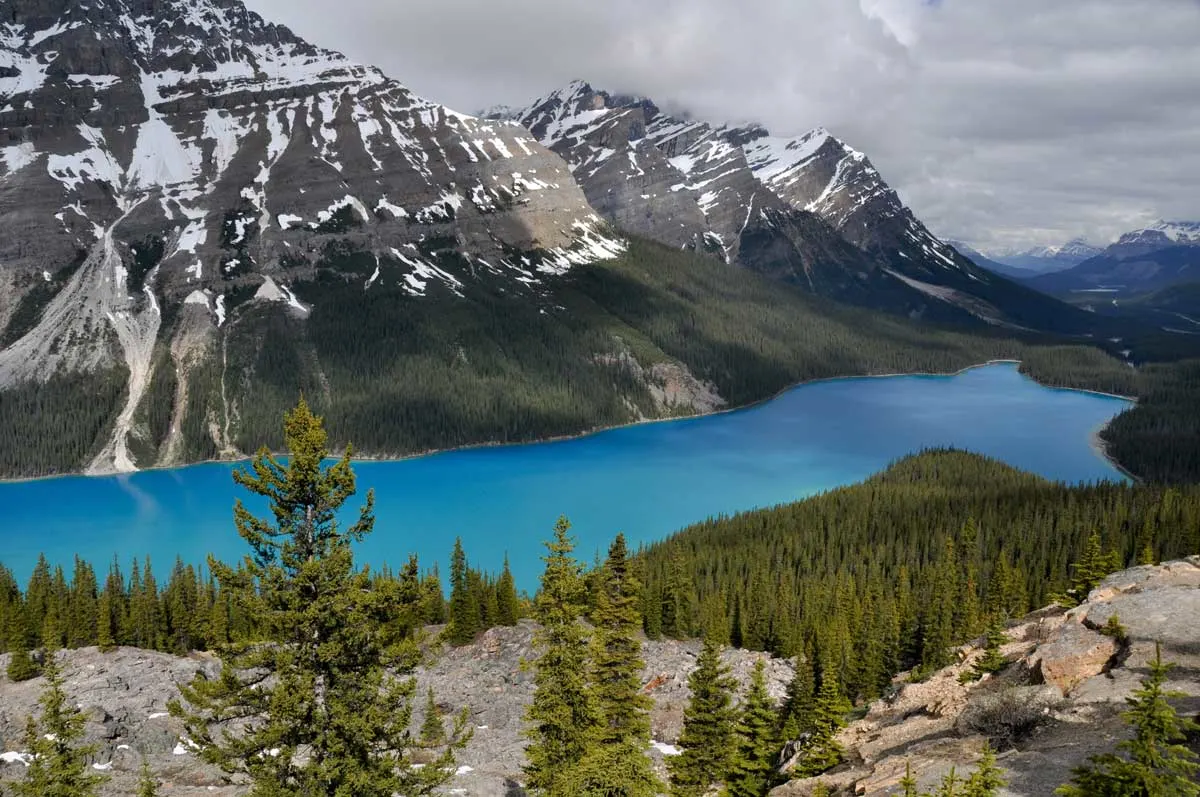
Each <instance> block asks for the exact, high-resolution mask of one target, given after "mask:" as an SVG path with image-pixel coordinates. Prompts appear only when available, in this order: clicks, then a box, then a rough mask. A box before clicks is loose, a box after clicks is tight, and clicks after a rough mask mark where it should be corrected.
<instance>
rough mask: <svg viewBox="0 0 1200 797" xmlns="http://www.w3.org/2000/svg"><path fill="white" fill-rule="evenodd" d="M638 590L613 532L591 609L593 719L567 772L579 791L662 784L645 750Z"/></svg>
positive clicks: (586, 796) (604, 796) (647, 793)
mask: <svg viewBox="0 0 1200 797" xmlns="http://www.w3.org/2000/svg"><path fill="white" fill-rule="evenodd" d="M641 596H642V585H641V582H640V581H639V580H638V578H637V576H636V575H635V573H634V570H633V563H632V562H631V561H630V560H629V551H628V549H627V548H626V546H625V535H623V534H618V535H617V538H616V539H615V540H614V541H613V544H612V545H611V546H610V547H609V549H608V558H607V559H606V560H605V561H604V564H603V565H602V566H601V568H600V571H599V574H598V579H597V589H596V594H595V602H596V605H595V609H594V610H593V611H592V625H593V627H594V630H593V632H592V645H591V667H590V669H589V685H590V687H591V692H592V698H593V701H594V704H595V706H596V711H597V714H598V720H599V722H598V724H597V725H596V726H595V727H594V728H593V729H592V733H591V734H590V739H589V740H588V748H587V751H586V753H585V754H584V756H583V759H582V760H580V762H579V765H578V767H576V769H575V771H574V772H573V773H571V776H570V785H571V793H572V794H575V795H579V797H653V795H656V794H658V793H659V792H660V791H661V790H662V788H663V784H662V783H660V782H659V780H658V778H657V777H656V776H655V774H654V769H653V767H652V766H651V764H650V759H649V757H648V756H647V750H648V749H649V747H650V706H651V701H650V698H649V697H647V696H646V695H645V694H644V693H643V692H642V667H643V663H642V643H641V640H640V639H639V637H638V632H639V631H641V628H642V616H641V611H640V607H641V603H642V597H641Z"/></svg>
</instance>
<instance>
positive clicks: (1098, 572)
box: [1057, 531, 1120, 608]
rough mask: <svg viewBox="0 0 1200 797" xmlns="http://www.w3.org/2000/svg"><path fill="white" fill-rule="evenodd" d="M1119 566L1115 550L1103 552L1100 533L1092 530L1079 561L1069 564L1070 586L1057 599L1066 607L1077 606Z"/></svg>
mask: <svg viewBox="0 0 1200 797" xmlns="http://www.w3.org/2000/svg"><path fill="white" fill-rule="evenodd" d="M1119 566H1120V563H1119V560H1118V558H1117V553H1116V551H1112V552H1110V553H1107V554H1106V553H1104V550H1103V548H1102V547H1101V543H1100V533H1099V532H1096V531H1094V532H1092V533H1091V534H1090V535H1089V536H1088V539H1087V543H1086V544H1085V545H1084V546H1083V552H1082V553H1081V554H1080V556H1079V561H1077V562H1075V563H1074V564H1072V565H1071V572H1072V575H1071V587H1070V589H1068V590H1067V591H1066V592H1065V593H1064V594H1063V595H1061V596H1058V597H1057V601H1058V602H1059V603H1060V604H1062V605H1063V606H1066V607H1068V608H1069V607H1072V606H1078V605H1079V604H1081V603H1083V602H1084V601H1085V600H1087V596H1088V593H1089V592H1091V591H1092V590H1093V589H1095V588H1096V585H1098V584H1099V583H1100V582H1101V581H1103V580H1104V577H1105V576H1107V575H1108V574H1109V573H1111V572H1113V571H1114V570H1116V569H1117V568H1118V567H1119Z"/></svg>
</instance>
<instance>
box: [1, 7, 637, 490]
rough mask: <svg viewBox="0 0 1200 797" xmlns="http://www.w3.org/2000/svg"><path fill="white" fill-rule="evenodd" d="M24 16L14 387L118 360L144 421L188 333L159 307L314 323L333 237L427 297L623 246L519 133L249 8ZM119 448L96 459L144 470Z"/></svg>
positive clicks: (529, 284)
mask: <svg viewBox="0 0 1200 797" xmlns="http://www.w3.org/2000/svg"><path fill="white" fill-rule="evenodd" d="M12 9H13V10H12V12H11V14H9V15H8V17H7V19H6V20H5V21H4V22H3V23H0V25H2V26H0V131H2V132H0V229H3V230H4V232H3V233H2V234H0V263H2V264H3V266H0V298H2V299H3V300H2V301H0V329H5V328H6V327H7V326H8V325H9V322H10V319H11V317H12V314H13V313H14V312H15V311H16V308H18V307H19V306H21V305H22V303H23V302H24V301H25V299H26V297H27V296H29V295H30V292H31V291H33V289H34V288H35V287H38V291H37V292H35V293H34V295H35V296H36V297H37V299H38V301H39V302H44V303H45V304H44V305H40V306H38V307H37V308H35V309H34V310H32V311H29V309H28V308H26V311H25V312H27V313H28V312H32V313H33V314H34V317H35V318H36V319H37V321H38V323H37V324H36V325H35V326H33V327H32V328H30V329H22V330H21V334H20V335H19V337H18V339H17V340H16V342H15V343H13V345H11V346H9V347H8V348H6V349H4V350H2V351H0V386H7V385H12V384H16V383H20V382H23V381H29V380H44V379H47V378H49V377H50V376H52V375H53V374H55V373H59V372H62V371H64V370H80V369H83V370H89V371H90V370H94V369H97V368H101V367H107V366H108V365H111V364H112V363H113V362H114V360H115V361H117V362H121V361H124V364H125V366H126V367H127V368H128V370H129V372H130V380H131V383H130V389H129V391H128V395H129V398H128V400H129V402H130V403H129V406H128V407H127V409H128V411H129V412H128V414H129V416H130V418H131V416H132V414H133V408H134V407H136V405H137V403H138V402H139V401H140V400H141V397H142V393H143V392H144V390H145V388H146V382H147V380H148V378H149V374H150V373H151V371H152V367H151V363H150V358H151V356H152V353H153V350H154V347H155V344H156V341H157V340H158V339H159V337H160V333H161V334H162V335H175V334H181V333H180V330H179V329H170V330H168V329H161V330H160V327H162V326H163V324H162V320H163V318H164V316H166V315H172V316H173V315H174V313H173V312H170V313H168V312H165V311H166V310H167V309H170V310H172V311H173V310H174V309H175V308H180V307H182V308H183V309H184V310H185V311H186V312H185V318H191V317H193V316H197V317H198V318H199V317H202V318H203V319H204V321H203V324H206V325H207V326H208V327H209V328H213V329H215V328H217V327H220V326H222V325H223V324H224V323H225V321H226V319H227V305H226V302H228V301H232V300H230V299H229V298H228V297H229V296H233V295H242V294H244V293H246V292H247V291H249V292H251V293H253V295H254V298H255V300H256V301H259V302H279V303H280V304H281V305H282V306H284V307H286V308H289V309H288V312H293V313H295V314H298V315H299V316H301V317H303V316H305V315H306V314H307V313H308V312H309V311H310V309H311V302H310V303H309V304H306V303H305V302H302V301H300V300H298V299H297V298H296V296H295V293H294V291H293V290H292V287H291V286H292V283H294V282H295V281H297V280H305V279H312V278H313V276H314V274H315V270H316V269H318V268H322V267H332V268H334V269H335V270H336V269H338V268H341V266H338V265H336V263H334V262H333V261H332V260H331V258H332V257H333V254H332V253H333V252H335V250H336V253H337V255H336V260H337V262H340V263H345V262H347V258H348V257H350V256H351V255H353V257H356V258H360V259H362V258H365V259H366V260H367V261H369V262H371V263H372V265H373V267H371V268H365V269H363V270H364V272H365V273H362V274H357V273H355V274H353V275H352V276H351V277H350V278H353V279H355V280H358V281H360V282H361V283H362V284H363V286H364V290H366V289H368V288H370V287H371V286H372V285H376V284H380V285H392V286H399V287H400V289H401V290H403V291H405V292H407V293H409V294H410V295H414V296H423V295H425V294H426V293H427V292H430V291H438V292H446V293H448V294H451V295H462V293H463V290H464V286H465V285H468V284H470V283H472V282H478V281H480V280H483V281H487V282H489V283H496V284H498V285H500V286H501V288H502V289H503V290H505V291H512V292H516V293H525V294H529V293H533V294H536V292H537V290H538V288H537V286H538V285H539V283H540V281H541V280H542V279H543V278H545V277H546V276H547V275H551V274H558V273H561V272H563V271H565V270H566V269H569V268H570V267H571V266H573V265H576V264H580V263H588V262H593V261H595V260H597V259H603V258H609V257H613V256H615V255H616V254H617V253H619V252H620V251H621V250H622V248H623V243H622V242H621V241H620V240H618V239H616V238H615V237H612V236H610V235H608V234H606V233H605V232H604V230H603V225H602V224H601V220H600V219H599V218H598V217H597V216H596V215H595V213H594V211H593V209H592V208H591V207H590V206H589V205H588V202H587V200H586V198H585V196H584V194H583V192H582V191H580V189H579V187H578V185H577V184H576V182H575V180H574V179H573V178H572V176H571V174H570V172H569V171H568V169H567V168H566V165H565V164H564V163H563V162H562V160H561V159H559V158H558V157H557V156H556V155H554V154H553V153H551V152H549V151H547V150H546V149H544V148H543V147H541V146H540V145H539V144H538V143H537V142H536V141H535V140H534V139H533V138H531V137H530V135H529V133H528V131H526V130H525V129H524V128H522V127H520V126H519V125H516V124H512V123H509V122H503V121H489V120H479V119H476V118H473V117H470V116H466V115H464V114H460V113H457V112H455V111H453V110H451V109H449V108H446V107H445V106H442V105H440V104H438V103H435V102H431V101H429V100H426V99H423V98H421V97H418V96H416V95H415V94H413V93H412V92H410V91H409V90H408V89H407V88H405V87H404V86H403V85H401V84H400V83H398V82H396V81H394V80H391V79H390V78H388V77H387V76H385V75H384V74H383V73H382V72H380V71H379V70H377V69H375V68H373V67H369V66H363V65H360V64H355V63H353V62H351V61H349V60H348V59H346V58H345V57H343V56H342V55H341V54H339V53H336V52H333V51H330V50H325V49H321V48H319V47H316V46H314V45H311V44H309V43H307V42H305V41H303V40H301V39H299V38H298V37H296V36H294V35H293V34H292V33H291V32H290V31H288V30H287V29H286V28H283V27H280V26H276V25H272V24H270V23H268V22H266V21H264V20H263V19H262V18H261V17H259V16H258V15H257V14H255V13H253V12H251V11H249V10H247V9H246V7H245V6H244V5H243V4H242V3H241V2H238V1H237V0H153V1H151V0H85V2H79V3H66V2H60V1H59V0H18V2H17V3H16V4H15V5H14V6H12ZM331 245H333V246H334V249H331V248H330V247H331ZM356 262H357V261H356ZM360 268H361V267H360ZM43 283H47V284H48V285H47V286H46V287H39V286H41V285H42V284H43ZM47 288H48V290H47ZM197 314H198V315H197ZM68 342H69V343H68ZM130 418H126V419H125V421H124V422H123V423H132V421H131V420H130ZM126 431H127V430H126V429H124V428H122V423H119V424H118V429H117V431H116V432H115V438H114V439H115V440H118V441H119V440H121V439H123V437H124V436H125V432H126ZM116 448H117V450H115V451H113V450H108V451H105V452H102V453H101V455H99V456H98V457H97V460H96V463H95V464H96V467H97V468H112V467H116V468H118V469H123V470H127V469H130V468H132V467H133V462H132V460H131V458H130V456H129V455H128V453H127V452H125V451H124V450H122V449H121V446H120V444H119V443H117V444H116Z"/></svg>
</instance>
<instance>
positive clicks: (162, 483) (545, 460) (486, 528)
mask: <svg viewBox="0 0 1200 797" xmlns="http://www.w3.org/2000/svg"><path fill="white" fill-rule="evenodd" d="M1129 406H1130V403H1129V402H1128V401H1126V400H1124V399H1119V398H1114V397H1109V396H1101V395H1096V394H1090V393H1082V392H1076V391H1068V390H1056V389H1051V388H1046V387H1042V386H1040V385H1038V384H1037V383H1035V382H1033V381H1032V380H1030V379H1028V378H1026V377H1024V376H1022V375H1021V374H1020V373H1019V372H1018V370H1017V366H1016V365H1015V364H1010V363H999V364H993V365H988V366H983V367H979V368H973V369H970V370H968V371H965V372H963V373H961V374H958V375H955V376H896V377H883V378H857V379H840V380H833V381H827V382H817V383H813V384H808V385H802V386H800V387H796V388H793V389H791V390H789V391H787V392H786V393H784V394H782V395H781V396H779V397H777V398H775V399H774V400H772V401H770V402H767V403H765V404H761V405H758V406H755V407H752V408H749V409H745V410H739V411H736V412H729V413H724V414H719V415H712V416H707V417H702V418H694V419H687V420H680V421H671V422H665V423H652V424H642V425H638V426H630V427H624V428H620V429H614V430H611V431H605V432H600V433H597V434H593V435H589V436H586V437H580V438H575V439H571V440H563V441H556V442H550V443H536V444H529V445H519V446H503V447H484V448H476V449H467V450H461V451H451V452H447V453H442V454H434V455H430V456H425V457H419V458H414V459H408V460H400V461H389V462H366V461H364V462H360V463H357V464H356V466H355V470H356V472H357V474H358V483H359V487H360V491H365V490H366V488H368V487H374V488H375V492H376V510H377V518H378V519H377V522H376V527H375V529H376V530H375V532H374V534H372V535H371V536H370V537H369V538H368V539H367V540H366V541H365V542H364V543H363V544H362V545H361V546H360V547H359V549H358V553H359V557H360V559H365V560H366V561H368V562H370V563H371V564H373V565H380V564H383V563H387V564H390V565H399V564H401V563H403V561H404V560H405V559H406V558H407V556H408V554H409V553H410V552H412V553H416V554H418V556H419V557H420V561H421V562H422V564H423V565H425V566H428V565H431V564H432V563H433V562H435V561H436V562H437V563H438V564H439V567H440V568H441V569H442V573H443V574H445V573H446V564H447V562H448V560H449V554H450V549H451V546H452V545H453V542H454V538H455V536H461V537H462V539H463V544H464V546H465V548H466V551H467V556H468V558H469V560H470V562H471V564H472V565H474V566H476V567H481V568H483V569H485V570H499V568H500V566H501V563H502V561H503V557H504V555H505V553H507V554H508V555H509V557H510V559H511V562H512V569H513V573H514V576H515V577H516V579H517V583H518V586H519V587H520V588H523V589H528V590H530V591H532V590H533V588H534V587H535V586H536V583H537V577H538V575H539V573H540V571H541V562H540V560H539V559H538V557H539V556H541V555H542V553H543V548H542V545H541V543H542V541H543V540H545V539H547V538H548V537H549V534H550V530H551V528H552V527H553V525H554V521H555V519H556V518H557V517H558V516H559V515H560V514H563V515H567V516H568V517H569V518H570V519H571V522H572V525H573V532H574V534H575V535H576V537H577V540H578V547H577V554H578V555H579V556H580V557H582V558H585V559H588V560H590V559H591V558H592V557H593V555H594V554H595V553H596V552H597V551H600V550H602V549H604V548H606V547H607V545H608V542H609V541H610V540H611V539H612V537H613V536H614V535H615V534H616V533H617V532H619V531H623V532H625V534H626V536H627V537H628V539H629V540H630V542H631V544H633V545H636V544H637V543H640V542H649V541H653V540H657V539H661V538H662V537H665V536H666V535H668V534H670V533H671V532H672V531H675V530H677V529H679V528H682V527H684V526H686V525H688V524H690V523H695V522H698V521H702V520H704V519H705V518H707V517H711V516H716V515H720V514H730V513H733V512H737V511H741V510H746V509H752V508H755V507H765V506H772V505H775V504H779V503H784V502H788V501H793V500H796V499H799V498H803V497H805V496H809V495H813V494H814V493H818V492H821V491H824V490H828V489H831V488H834V487H838V486H841V485H846V484H850V483H853V482H857V481H860V480H862V479H864V478H866V477H868V476H870V475H871V474H873V473H876V472H878V471H880V470H882V469H883V468H885V467H887V465H888V464H889V463H890V462H892V461H894V460H896V459H898V458H900V457H902V456H904V455H906V454H910V453H914V452H917V451H920V450H921V449H923V448H930V447H940V446H954V447H958V448H964V449H968V450H971V451H976V452H979V453H982V454H987V455H989V456H993V457H996V458H998V459H1001V460H1003V461H1005V462H1008V463H1010V464H1012V465H1015V466H1017V467H1019V468H1024V469H1027V470H1030V471H1033V472H1036V473H1039V474H1042V475H1043V476H1046V477H1048V478H1051V479H1056V480H1061V481H1067V482H1086V481H1096V480H1101V479H1110V480H1123V479H1124V478H1125V477H1124V476H1122V474H1121V473H1120V472H1119V471H1118V470H1117V469H1116V468H1114V467H1113V466H1112V465H1111V464H1110V463H1109V462H1108V461H1106V460H1105V459H1104V458H1103V457H1102V456H1100V455H1099V454H1098V453H1097V452H1096V451H1095V450H1094V449H1093V448H1092V445H1091V435H1092V433H1093V432H1094V431H1095V430H1097V429H1098V428H1099V427H1100V426H1102V425H1103V424H1104V423H1106V422H1107V421H1109V420H1110V419H1111V418H1113V417H1114V416H1115V415H1117V414H1119V413H1121V412H1122V411H1124V410H1125V409H1127V408H1128V407H1129ZM234 467H238V466H237V465H236V464H226V463H221V464H205V465H195V466H190V467H185V468H178V469H174V470H160V471H146V472H141V473H134V474H129V475H122V476H106V477H84V476H70V477H62V478H54V479H45V480H40V481H31V482H14V483H7V484H0V506H2V507H4V509H3V510H2V511H3V517H4V521H3V528H2V529H0V562H3V563H4V564H5V565H7V566H8V567H9V568H11V569H12V570H13V571H14V573H15V574H16V576H17V578H18V579H20V580H21V582H22V583H24V581H25V580H26V579H27V578H28V575H29V572H30V570H31V569H32V567H33V563H34V562H35V561H36V559H37V556H38V553H39V552H44V553H45V554H46V555H47V557H48V558H49V559H50V560H51V562H52V563H62V564H63V565H64V566H67V567H68V573H69V572H70V571H69V565H70V562H71V561H72V558H73V556H74V555H75V554H76V553H78V554H80V555H81V556H83V557H84V558H86V559H88V560H89V561H91V562H92V563H93V564H94V565H95V566H96V567H97V570H98V571H99V572H100V577H101V579H103V571H104V570H105V569H106V568H107V562H109V561H111V559H112V557H113V555H114V554H115V555H117V556H118V557H119V559H120V561H121V565H122V568H124V569H125V572H126V574H128V565H129V561H130V559H131V558H132V557H134V556H138V557H143V556H146V555H149V556H150V557H151V559H152V561H153V563H154V568H155V573H156V575H158V576H159V577H160V578H161V577H163V576H165V574H166V573H167V571H168V570H169V569H170V567H171V565H172V563H173V562H174V560H175V558H176V556H182V557H183V559H184V561H187V562H191V563H196V564H200V563H203V562H204V560H205V558H206V556H207V555H208V554H209V553H213V554H215V555H216V556H217V557H219V558H222V559H225V560H230V561H232V560H234V559H237V558H240V557H241V556H242V555H243V554H244V553H246V548H245V546H244V545H243V543H242V541H241V539H240V538H239V537H238V536H237V534H236V532H235V531H234V528H233V521H232V507H233V502H234V499H235V498H236V497H239V496H243V495H244V494H243V491H241V490H240V488H238V487H236V485H234V483H233V480H232V478H231V477H230V471H231V470H232V469H233V468H234ZM247 503H248V505H249V506H250V507H251V508H257V507H262V506H263V505H260V504H255V503H254V502H247Z"/></svg>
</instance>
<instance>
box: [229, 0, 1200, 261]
mask: <svg viewBox="0 0 1200 797" xmlns="http://www.w3.org/2000/svg"><path fill="white" fill-rule="evenodd" d="M249 5H250V6H251V7H252V8H254V9H255V10H257V11H259V12H260V13H262V14H263V15H264V16H266V17H268V18H270V19H272V20H274V21H278V22H282V23H284V24H287V25H289V26H290V27H292V28H293V29H294V30H295V31H296V32H297V33H299V34H301V35H302V36H304V37H305V38H308V39H310V40H311V41H313V42H314V43H317V44H321V45H324V46H328V47H332V48H335V49H338V50H341V51H343V52H345V53H346V54H347V55H349V56H350V57H351V58H354V59H356V60H359V61H363V62H367V63H373V64H376V65H378V66H380V67H382V68H383V69H384V70H385V71H386V72H387V73H388V74H390V75H392V76H394V77H396V78H397V79H399V80H401V81H402V82H404V83H406V84H407V85H409V86H410V87H411V88H413V89H414V90H415V91H417V92H419V93H421V94H423V95H425V96H428V97H430V98H432V99H436V100H438V101H440V102H444V103H446V104H447V105H450V106H452V107H456V108H458V109H460V110H464V111H474V110H478V109H480V108H483V107H486V106H490V105H493V104H496V103H507V104H512V105H523V104H525V103H527V102H529V101H530V100H532V99H533V98H535V97H537V96H538V95H540V94H545V93H546V92H548V91H550V90H553V89H554V88H557V87H558V86H560V85H562V84H564V83H566V82H567V81H568V80H571V79H573V78H583V79H586V80H588V81H590V82H591V83H592V84H593V85H595V86H597V87H600V88H607V89H609V90H611V91H623V92H633V93H639V94H644V95H646V96H649V97H652V98H653V99H655V100H656V101H657V102H659V104H660V105H663V106H664V107H671V108H683V109H688V110H689V111H690V112H691V113H693V114H694V115H695V116H697V117H699V118H705V119H710V120H714V121H721V120H730V121H735V122H747V121H757V122H762V123H764V124H766V125H767V126H768V127H770V128H771V129H772V131H774V132H776V133H777V134H784V135H786V134H795V133H800V132H803V131H805V130H807V129H809V128H811V127H814V126H817V125H824V126H825V127H828V128H829V129H831V130H832V131H833V132H834V133H835V134H837V135H839V136H841V137H842V138H843V139H845V140H846V141H847V142H848V143H850V144H851V145H852V146H854V147H856V148H858V149H861V150H863V151H865V152H866V153H868V155H870V157H871V159H872V160H873V161H874V162H875V164H876V166H878V168H879V169H880V171H881V172H882V174H883V175H884V177H885V178H886V179H887V180H888V181H889V182H890V183H891V184H892V185H893V186H894V187H895V188H896V189H897V190H898V191H899V192H900V193H901V195H902V196H903V197H904V199H905V201H907V202H909V203H910V204H911V206H912V207H913V209H914V210H915V211H916V212H917V214H918V215H919V216H920V217H921V218H922V219H924V220H925V221H926V223H928V224H929V225H930V227H931V228H932V229H933V230H934V231H935V232H937V233H939V234H941V235H944V236H947V237H954V238H962V239H964V240H967V241H971V242H974V243H977V244H980V245H982V246H996V245H1009V244H1011V245H1024V244H1033V243H1057V242H1061V241H1063V240H1066V239H1068V238H1071V237H1074V236H1076V235H1080V234H1082V235H1086V236H1087V237H1089V238H1090V239H1092V240H1093V241H1096V242H1100V241H1104V240H1107V239H1109V238H1111V237H1113V236H1114V235H1116V234H1118V233H1120V232H1122V231H1124V230H1127V229H1130V228H1132V227H1135V226H1137V225H1139V224H1143V223H1147V222H1150V221H1153V220H1154V219H1156V218H1159V217H1164V218H1191V219H1195V218H1200V190H1198V189H1197V186H1198V185H1200V146H1198V145H1200V79H1198V76H1200V2H1197V0H1051V1H1050V2H1047V0H940V1H938V2H930V1H929V0H859V3H854V2H853V1H852V0H801V1H800V2H796V0H740V1H739V2H731V0H654V2H645V0H607V1H606V2H600V3H597V2H595V0H502V1H501V2H495V0H493V2H481V0H397V1H396V2H393V3H390V4H383V3H380V2H379V1H378V0H340V1H339V2H337V3H329V2H328V0H249Z"/></svg>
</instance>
